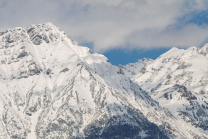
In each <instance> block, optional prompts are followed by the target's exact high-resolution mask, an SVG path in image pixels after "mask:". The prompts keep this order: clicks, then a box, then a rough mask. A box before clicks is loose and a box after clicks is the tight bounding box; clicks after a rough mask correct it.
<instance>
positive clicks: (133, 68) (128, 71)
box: [118, 57, 153, 78]
mask: <svg viewBox="0 0 208 139" xmlns="http://www.w3.org/2000/svg"><path fill="white" fill-rule="evenodd" d="M152 62H153V60H152V59H150V58H147V57H145V58H143V59H139V60H137V61H136V62H135V63H129V64H127V65H118V67H119V68H120V71H119V72H120V73H121V74H124V75H126V76H128V77H129V78H132V77H133V76H135V75H136V74H138V73H139V72H140V71H141V69H142V68H143V67H145V66H146V65H148V64H150V63H152Z"/></svg>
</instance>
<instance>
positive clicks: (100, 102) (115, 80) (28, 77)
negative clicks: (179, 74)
mask: <svg viewBox="0 0 208 139" xmlns="http://www.w3.org/2000/svg"><path fill="white" fill-rule="evenodd" d="M0 34H1V35H0V48H1V49H0V59H1V60H0V138H29V139H32V138H90V139H91V138H103V139H106V138H119V139H120V138H146V139H153V138H155V139H156V138H158V139H161V138H194V137H196V138H197V137H198V138H206V137H207V136H206V134H203V133H201V132H199V131H197V130H195V128H194V127H187V125H186V123H185V122H184V123H182V124H181V121H178V120H177V119H175V117H174V116H173V115H172V114H171V113H170V112H169V111H168V110H167V109H164V108H162V107H161V106H160V105H159V104H158V102H157V101H155V100H153V99H152V98H151V97H150V96H149V95H148V94H147V93H146V92H145V91H144V90H142V89H141V88H140V86H139V85H137V84H135V83H134V82H132V81H131V80H130V78H129V77H130V76H127V75H125V74H122V73H121V72H120V71H121V70H122V68H121V67H117V66H113V65H112V64H110V63H109V62H107V61H108V60H107V58H106V57H104V56H103V55H99V54H92V51H91V50H90V49H89V48H86V47H81V46H78V43H77V42H75V41H74V40H72V39H70V38H69V37H67V36H66V35H65V34H64V32H63V31H61V30H60V29H59V28H57V27H55V26H54V25H53V24H51V23H46V24H41V25H31V26H30V27H28V28H15V29H11V30H6V31H4V32H1V33H0ZM144 65H146V64H144ZM137 67H142V66H139V64H138V65H137ZM126 69H127V68H126ZM131 71H133V70H131ZM125 72H126V71H125V70H124V73H125ZM127 72H129V71H127ZM129 73H130V72H129ZM189 95H190V93H186V94H185V97H187V96H189Z"/></svg>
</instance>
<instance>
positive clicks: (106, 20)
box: [0, 0, 208, 65]
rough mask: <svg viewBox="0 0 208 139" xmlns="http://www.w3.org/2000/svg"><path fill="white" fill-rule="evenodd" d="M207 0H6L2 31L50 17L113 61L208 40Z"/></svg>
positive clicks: (0, 13) (1, 6) (0, 11)
mask: <svg viewBox="0 0 208 139" xmlns="http://www.w3.org/2000/svg"><path fill="white" fill-rule="evenodd" d="M207 5H208V0H157V1H156V0H136V1H135V0H128V1H127V0H111V1H106V0H99V1H98V0H70V1H67V0H58V1H56V0H44V1H42V0H35V1H28V0H18V1H17V0H9V1H8V0H1V1H0V31H4V30H6V29H8V28H14V27H19V26H20V27H27V26H29V25H30V24H41V23H46V22H51V23H53V24H54V25H56V26H57V27H60V28H61V30H63V31H65V32H66V34H67V35H68V36H69V37H71V38H73V39H74V40H76V41H77V42H78V43H79V44H80V45H84V46H87V47H90V48H91V49H92V50H93V52H95V53H101V54H104V55H105V56H106V57H108V59H109V61H110V62H111V63H112V64H114V65H117V64H127V63H129V62H135V61H136V60H138V59H141V58H143V57H149V58H152V59H155V58H157V57H158V56H159V55H160V54H162V53H164V52H166V51H167V50H169V49H170V48H171V47H178V48H188V47H191V46H202V45H203V44H204V43H207V42H208V6H207Z"/></svg>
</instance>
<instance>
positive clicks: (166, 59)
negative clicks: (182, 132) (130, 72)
mask: <svg viewBox="0 0 208 139" xmlns="http://www.w3.org/2000/svg"><path fill="white" fill-rule="evenodd" d="M207 46H208V45H207V44H205V45H204V46H203V47H202V48H198V47H190V48H188V49H186V50H184V49H178V48H172V49H171V50H169V51H168V52H166V53H165V54H163V55H161V56H160V57H158V58H157V59H156V60H155V61H154V62H152V63H151V64H149V65H147V66H146V67H145V69H144V71H143V72H142V73H139V74H137V75H136V76H134V77H133V79H132V80H133V81H135V82H136V83H138V84H139V85H140V86H141V87H142V89H144V90H146V91H147V92H148V94H150V95H151V97H152V98H153V99H154V100H156V101H158V102H159V103H160V105H161V106H163V107H165V108H167V109H168V110H169V111H171V113H172V114H173V115H174V116H175V117H176V118H177V119H182V120H184V121H185V122H186V123H187V124H188V125H190V126H193V127H195V128H196V130H198V131H199V132H202V133H206V134H208V130H207V129H208V128H207V127H208V119H207V116H208V110H207V108H208V103H207V102H208V98H207V92H208V80H207V79H208V74H207V73H208V64H207V63H208V59H207V53H208V51H207Z"/></svg>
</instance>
